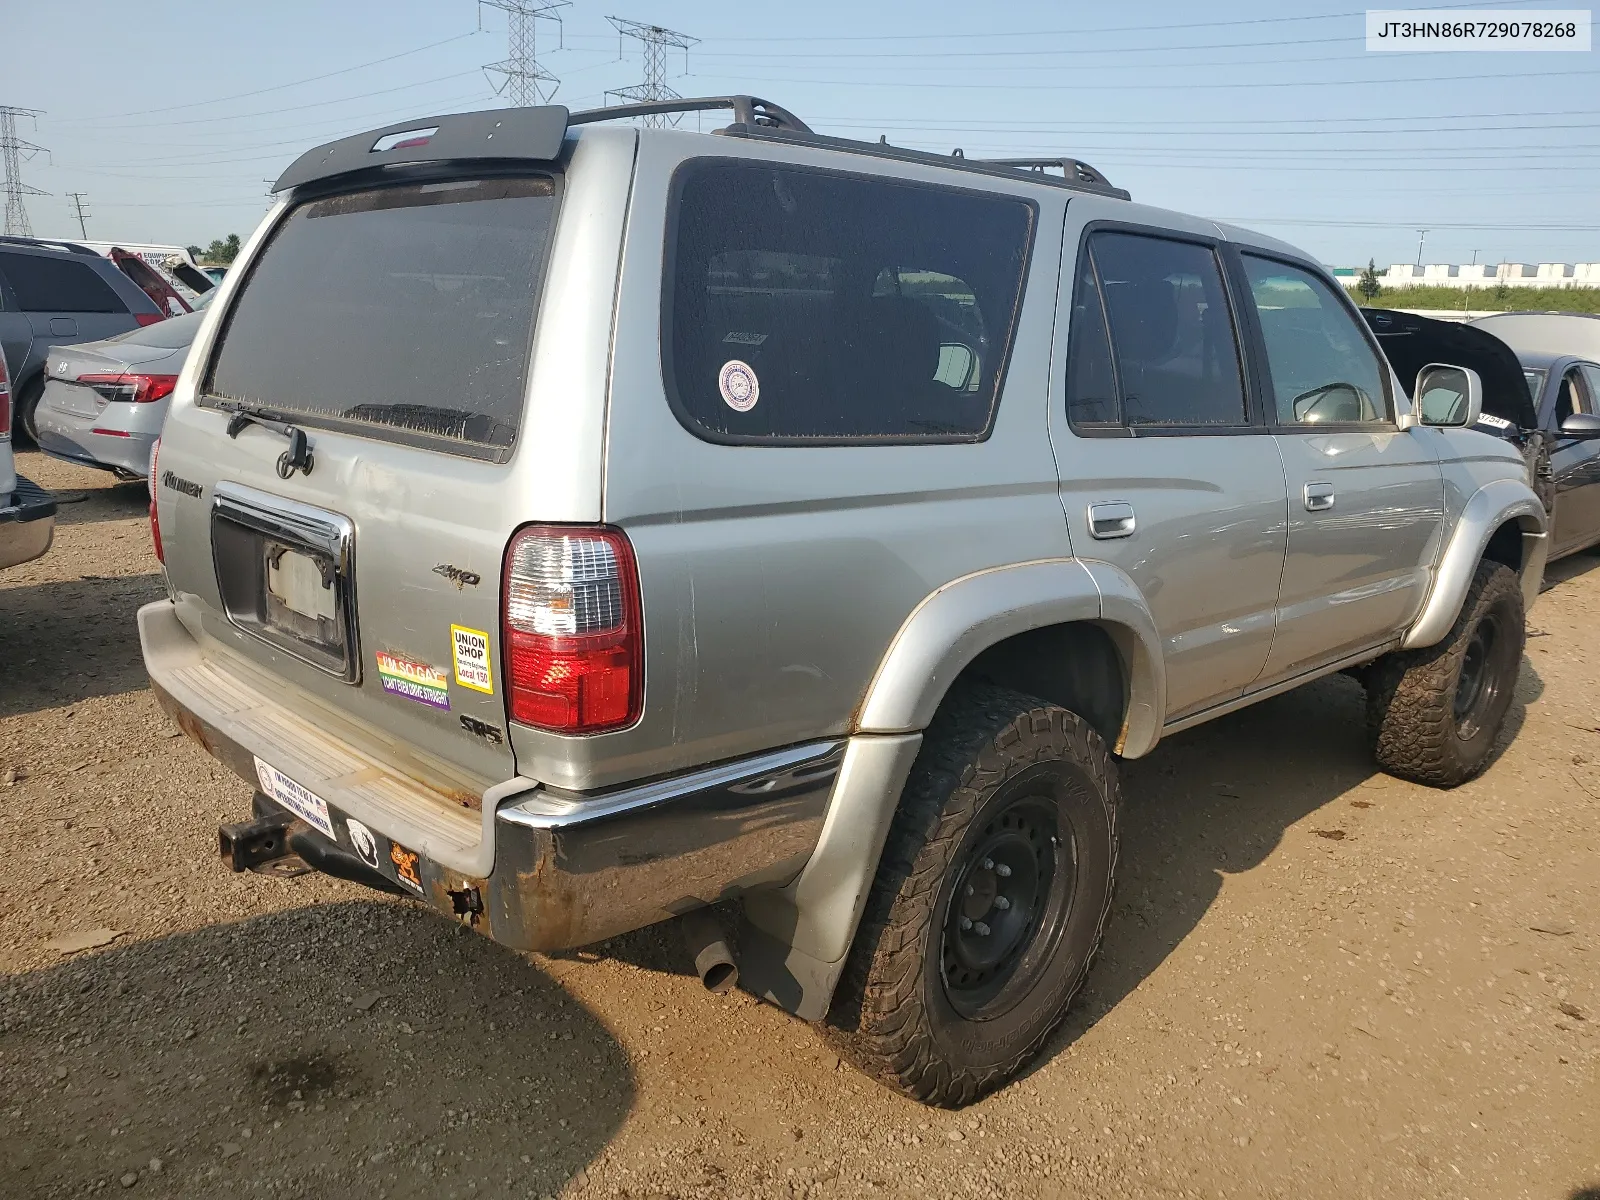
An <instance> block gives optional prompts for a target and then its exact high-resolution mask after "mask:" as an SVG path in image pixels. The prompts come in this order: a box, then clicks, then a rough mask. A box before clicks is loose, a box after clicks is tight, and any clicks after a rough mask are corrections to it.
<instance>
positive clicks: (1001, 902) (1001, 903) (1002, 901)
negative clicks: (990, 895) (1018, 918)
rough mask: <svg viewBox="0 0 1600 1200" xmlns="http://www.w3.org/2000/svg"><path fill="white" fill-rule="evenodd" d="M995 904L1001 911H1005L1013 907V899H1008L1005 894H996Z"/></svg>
mask: <svg viewBox="0 0 1600 1200" xmlns="http://www.w3.org/2000/svg"><path fill="white" fill-rule="evenodd" d="M994 906H995V907H996V908H998V909H999V910H1000V911H1001V912H1005V910H1006V909H1008V908H1010V907H1011V901H1009V900H1007V899H1006V898H1005V897H1004V896H996V897H995V898H994Z"/></svg>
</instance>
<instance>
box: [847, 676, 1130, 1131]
mask: <svg viewBox="0 0 1600 1200" xmlns="http://www.w3.org/2000/svg"><path fill="white" fill-rule="evenodd" d="M1119 805H1120V791H1119V789H1118V785H1117V776H1116V769H1115V767H1114V766H1113V764H1112V760H1111V754H1110V752H1109V751H1108V750H1107V749H1106V745H1105V742H1104V741H1103V740H1102V739H1101V737H1100V735H1099V734H1097V733H1096V732H1095V731H1094V730H1093V729H1092V728H1091V727H1090V726H1089V724H1088V723H1087V722H1086V721H1084V720H1083V719H1082V718H1081V717H1079V716H1077V715H1076V714H1075V713H1071V712H1068V711H1067V710H1066V709H1064V708H1059V707H1057V706H1055V705H1051V704H1048V703H1046V702H1044V701H1042V700H1039V699H1036V698H1034V697H1031V696H1026V695H1023V694H1021V693H1018V692H1013V691H1010V690H1008V689H1005V688H999V687H994V686H992V685H972V686H962V687H961V688H960V690H959V691H958V692H953V693H952V695H951V696H950V697H949V698H948V699H947V700H946V701H945V704H944V706H943V707H941V709H940V711H939V715H938V716H937V717H936V718H935V720H934V722H933V724H932V725H931V726H930V727H929V728H928V731H927V733H926V734H925V735H924V739H923V745H922V752H921V753H920V754H919V755H918V757H917V761H916V764H915V765H914V766H913V768H912V771H911V778H910V779H909V780H908V781H907V783H906V789H905V792H904V794H903V795H902V797H901V801H900V807H899V809H898V811H897V812H896V814H895V820H894V824H893V825H892V827H891V828H890V831H889V837H888V841H887V843H886V845H885V847H884V851H883V858H882V861H881V862H880V864H879V868H878V876H877V878H876V879H875V880H874V882H873V887H872V892H871V894H870V895H869V897H868V899H867V908H866V912H865V913H864V914H863V915H862V919H861V925H860V928H859V929H858V930H857V933H856V939H855V942H854V944H853V945H852V946H851V949H850V955H849V958H848V959H847V960H846V964H845V972H844V976H843V978H842V979H841V980H840V983H839V988H838V990H837V992H836V993H835V996H834V1004H833V1009H832V1011H831V1012H830V1013H829V1016H828V1023H827V1026H826V1027H825V1028H826V1031H827V1035H828V1037H829V1038H830V1040H831V1041H832V1042H833V1044H834V1045H835V1046H836V1048H837V1049H838V1050H839V1053H840V1055H841V1056H842V1057H845V1058H848V1059H849V1060H850V1061H851V1062H853V1063H855V1064H856V1065H857V1066H858V1067H860V1068H861V1069H862V1070H864V1071H866V1072H867V1073H868V1074H869V1075H872V1076H873V1077H874V1078H876V1079H878V1080H880V1081H882V1082H883V1083H885V1084H887V1085H888V1086H890V1087H892V1088H895V1089H896V1090H898V1091H901V1092H904V1093H905V1094H907V1095H909V1096H912V1097H913V1098H915V1099H918V1100H921V1101H923V1102H924V1103H928V1104H938V1105H943V1106H947V1107H956V1106H960V1105H963V1104H969V1103H971V1102H972V1101H973V1100H976V1099H977V1098H978V1097H979V1096H982V1095H984V1094H985V1093H987V1092H989V1091H992V1090H993V1089H995V1088H997V1087H999V1086H1000V1085H1001V1084H1003V1083H1005V1082H1006V1081H1007V1080H1009V1079H1011V1078H1012V1077H1013V1076H1014V1075H1015V1074H1016V1073H1017V1072H1018V1071H1020V1070H1021V1069H1022V1067H1023V1066H1024V1065H1025V1064H1026V1063H1027V1061H1028V1060H1029V1059H1030V1058H1032V1057H1033V1055H1035V1054H1036V1053H1037V1052H1038V1050H1039V1048H1040V1046H1041V1045H1042V1044H1043V1043H1044V1040H1045V1039H1046V1038H1047V1037H1048V1036H1049V1034H1050V1032H1051V1030H1053V1029H1054V1028H1055V1027H1056V1025H1057V1024H1059V1023H1060V1021H1061V1019H1062V1017H1064V1016H1065V1015H1066V1012H1067V1007H1068V1005H1069V1004H1070V1003H1071V1001H1072V998H1073V996H1075V995H1076V994H1077V992H1078V990H1079V988H1081V987H1082V985H1083V981H1084V979H1085V978H1086V977H1087V975H1088V972H1089V967H1090V965H1091V964H1092V962H1093V960H1094V955H1095V951H1096V950H1097V949H1098V947H1099V945H1100V936H1101V932H1102V930H1103V928H1104V925H1105V918H1106V914H1107V912H1108V911H1109V909H1110V903H1111V891H1112V885H1113V881H1114V877H1115V872H1116V859H1117V812H1118V808H1119Z"/></svg>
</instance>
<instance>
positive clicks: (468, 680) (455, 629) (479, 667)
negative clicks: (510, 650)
mask: <svg viewBox="0 0 1600 1200" xmlns="http://www.w3.org/2000/svg"><path fill="white" fill-rule="evenodd" d="M450 653H451V656H452V657H453V658H454V659H455V667H456V682H457V683H459V684H460V685H461V686H462V687H464V688H471V689H472V690H473V691H475V692H488V693H489V694H490V695H491V696H492V695H494V673H493V671H492V670H491V668H490V666H489V635H488V634H487V633H484V632H483V630H481V629H468V628H467V627H466V626H465V625H452V626H450Z"/></svg>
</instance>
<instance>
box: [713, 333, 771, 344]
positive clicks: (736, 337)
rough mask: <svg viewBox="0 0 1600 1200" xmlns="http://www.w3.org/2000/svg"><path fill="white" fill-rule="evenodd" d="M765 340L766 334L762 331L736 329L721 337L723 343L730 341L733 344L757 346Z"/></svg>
mask: <svg viewBox="0 0 1600 1200" xmlns="http://www.w3.org/2000/svg"><path fill="white" fill-rule="evenodd" d="M766 340H767V335H766V334H764V333H740V332H739V331H738V330H734V331H733V332H732V333H730V334H729V335H728V336H727V337H725V338H723V339H722V341H723V343H724V344H730V343H731V344H732V345H735V346H759V345H761V343H762V342H764V341H766Z"/></svg>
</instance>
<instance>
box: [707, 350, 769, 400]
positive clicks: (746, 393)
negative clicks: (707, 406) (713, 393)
mask: <svg viewBox="0 0 1600 1200" xmlns="http://www.w3.org/2000/svg"><path fill="white" fill-rule="evenodd" d="M717 390H718V391H719V392H721V393H722V400H723V403H725V404H726V405H727V406H728V407H729V408H731V409H733V411H734V412H749V411H750V410H751V409H752V408H754V407H755V406H756V401H757V400H759V399H761V384H760V382H759V381H758V380H757V379H756V373H755V371H754V370H752V369H751V367H750V364H749V363H746V362H740V361H739V360H738V359H737V358H730V359H729V360H728V361H727V362H725V363H723V364H722V370H720V371H718V372H717Z"/></svg>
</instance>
